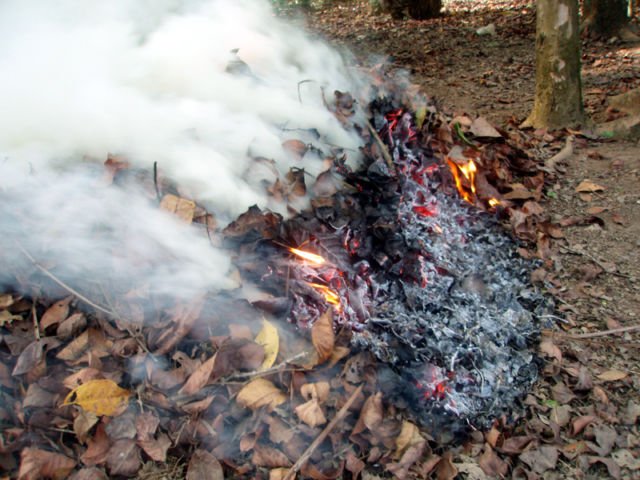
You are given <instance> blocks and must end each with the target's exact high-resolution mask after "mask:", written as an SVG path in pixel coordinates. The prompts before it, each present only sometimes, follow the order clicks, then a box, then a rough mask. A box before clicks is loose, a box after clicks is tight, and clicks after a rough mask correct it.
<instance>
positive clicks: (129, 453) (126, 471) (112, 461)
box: [107, 439, 142, 477]
mask: <svg viewBox="0 0 640 480" xmlns="http://www.w3.org/2000/svg"><path fill="white" fill-rule="evenodd" d="M141 465H142V458H141V456H140V448H139V447H138V446H137V445H136V442H135V441H134V440H130V439H122V440H116V441H115V442H114V443H113V445H111V448H110V449H109V452H108V453H107V468H108V469H109V474H110V475H111V476H114V475H124V476H127V477H130V476H133V475H135V474H136V473H137V472H138V470H140V466H141Z"/></svg>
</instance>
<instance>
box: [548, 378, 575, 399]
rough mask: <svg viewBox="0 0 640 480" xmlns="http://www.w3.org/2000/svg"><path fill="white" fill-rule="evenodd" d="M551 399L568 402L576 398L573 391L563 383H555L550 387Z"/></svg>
mask: <svg viewBox="0 0 640 480" xmlns="http://www.w3.org/2000/svg"><path fill="white" fill-rule="evenodd" d="M551 393H552V395H553V399H554V400H555V401H556V402H559V403H569V402H571V400H573V399H574V398H576V396H575V395H574V393H573V392H572V391H571V390H570V389H569V387H567V386H566V385H565V384H564V383H557V384H556V385H554V386H553V387H552V388H551Z"/></svg>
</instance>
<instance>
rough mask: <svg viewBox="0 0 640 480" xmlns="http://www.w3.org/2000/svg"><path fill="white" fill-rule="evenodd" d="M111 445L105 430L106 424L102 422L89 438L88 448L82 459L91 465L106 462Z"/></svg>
mask: <svg viewBox="0 0 640 480" xmlns="http://www.w3.org/2000/svg"><path fill="white" fill-rule="evenodd" d="M110 446H111V444H110V442H109V437H108V436H107V434H106V432H105V429H104V424H102V423H101V424H99V425H98V427H97V428H96V434H95V435H94V437H93V438H88V439H87V450H85V452H84V453H83V454H82V455H81V457H80V460H82V463H84V464H85V465H87V466H89V467H91V466H93V465H100V464H102V463H104V462H106V460H107V453H108V452H109V447H110Z"/></svg>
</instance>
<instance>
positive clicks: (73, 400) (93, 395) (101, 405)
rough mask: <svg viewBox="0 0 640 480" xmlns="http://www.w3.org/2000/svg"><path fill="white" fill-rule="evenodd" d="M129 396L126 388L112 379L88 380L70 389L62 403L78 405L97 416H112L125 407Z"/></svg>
mask: <svg viewBox="0 0 640 480" xmlns="http://www.w3.org/2000/svg"><path fill="white" fill-rule="evenodd" d="M129 396H130V392H129V391H128V390H125V389H123V388H120V387H119V386H118V384H117V383H115V382H114V381H112V380H89V381H88V382H87V383H84V384H82V385H80V386H79V387H76V388H75V389H74V390H72V391H71V392H70V393H69V395H67V397H66V398H65V399H64V402H63V405H78V406H80V407H82V408H83V409H84V410H86V411H88V412H92V413H94V414H96V415H98V416H102V415H106V416H112V415H117V414H118V413H120V412H122V411H123V410H124V408H126V406H127V403H128V402H129Z"/></svg>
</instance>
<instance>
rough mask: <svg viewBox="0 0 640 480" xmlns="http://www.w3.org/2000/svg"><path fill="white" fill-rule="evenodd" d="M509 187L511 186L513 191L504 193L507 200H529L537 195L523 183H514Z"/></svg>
mask: <svg viewBox="0 0 640 480" xmlns="http://www.w3.org/2000/svg"><path fill="white" fill-rule="evenodd" d="M509 188H511V191H510V192H508V193H505V194H503V195H502V197H503V198H504V199H505V200H529V199H531V198H535V196H536V195H535V193H533V192H532V191H531V190H529V189H528V188H526V187H525V186H524V185H522V184H521V183H512V184H511V185H509Z"/></svg>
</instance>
